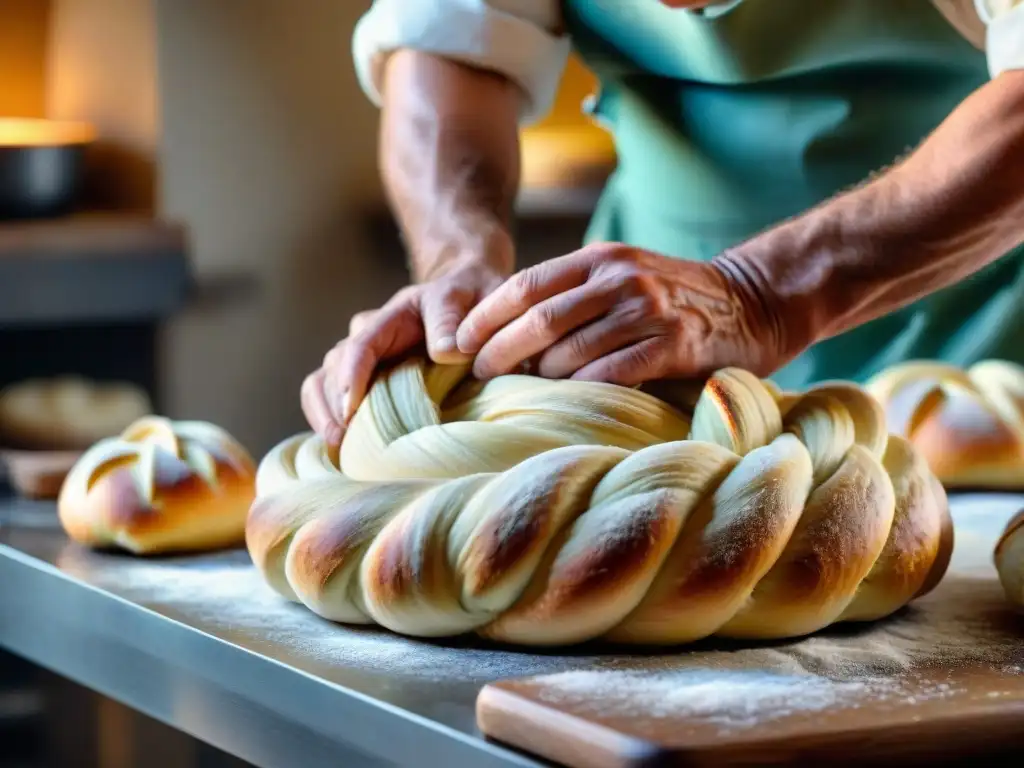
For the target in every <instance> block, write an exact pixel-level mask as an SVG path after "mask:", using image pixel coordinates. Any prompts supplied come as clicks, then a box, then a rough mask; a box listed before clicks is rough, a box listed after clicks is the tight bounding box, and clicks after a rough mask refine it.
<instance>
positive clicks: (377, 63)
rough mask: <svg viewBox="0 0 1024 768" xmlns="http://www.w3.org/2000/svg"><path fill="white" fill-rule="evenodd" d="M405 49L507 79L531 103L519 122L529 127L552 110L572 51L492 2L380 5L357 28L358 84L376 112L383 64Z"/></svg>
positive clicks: (390, 1) (401, 0)
mask: <svg viewBox="0 0 1024 768" xmlns="http://www.w3.org/2000/svg"><path fill="white" fill-rule="evenodd" d="M400 48H410V49H414V50H417V51H422V52H424V53H433V54H437V55H439V56H445V57H447V58H450V59H453V60H455V61H461V62H464V63H466V64H470V65H473V66H476V67H480V68H482V69H487V70H490V71H493V72H497V73H499V74H502V75H504V76H506V77H508V78H509V79H510V80H512V81H513V82H514V83H516V84H518V85H519V86H520V88H522V90H523V92H524V94H525V95H526V101H525V103H524V106H523V110H522V112H521V115H520V120H521V123H523V124H529V123H533V122H537V121H538V120H540V119H541V118H543V117H544V116H545V115H546V114H547V113H548V111H549V110H550V109H551V106H552V103H553V102H554V100H555V95H556V93H557V91H558V86H559V84H560V82H561V79H562V73H563V71H564V70H565V66H566V62H567V60H568V58H569V53H570V51H571V48H572V44H571V41H570V39H569V38H568V37H567V36H561V37H560V36H557V35H555V34H553V33H551V32H549V31H548V30H546V29H544V28H543V27H541V26H539V25H538V24H535V23H533V22H532V21H530V20H527V19H525V18H520V17H518V16H514V15H512V14H509V13H504V12H502V11H499V10H497V9H495V8H492V7H491V6H490V5H488V3H487V2H485V0H413V1H411V0H376V1H375V2H374V4H373V7H372V8H370V10H369V11H368V12H367V13H366V14H365V15H364V16H363V17H362V18H361V19H360V20H359V23H358V24H357V25H356V28H355V33H354V35H353V39H352V52H353V58H354V60H355V66H356V74H357V75H358V77H359V83H360V85H361V86H362V89H363V91H364V92H365V93H366V95H367V96H368V97H369V98H370V100H371V101H373V102H374V103H375V104H377V106H380V104H381V86H382V84H383V83H382V81H383V73H384V64H385V63H386V62H387V58H388V56H389V55H390V54H391V53H392V52H394V51H396V50H398V49H400Z"/></svg>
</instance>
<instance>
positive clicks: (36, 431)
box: [0, 376, 152, 450]
mask: <svg viewBox="0 0 1024 768" xmlns="http://www.w3.org/2000/svg"><path fill="white" fill-rule="evenodd" d="M151 411H152V404H151V403H150V400H149V397H148V396H147V395H146V393H145V392H144V391H143V390H141V389H140V388H139V387H137V386H135V385H133V384H127V383H122V382H103V383H100V382H93V381H89V380H87V379H84V378H82V377H79V376H61V377H58V378H55V379H29V380H26V381H21V382H18V383H17V384H12V385H10V386H8V387H6V388H5V389H4V390H3V391H2V392H0V440H2V441H3V443H4V444H5V445H7V446H9V447H16V448H23V449H34V450H73V449H85V448H88V447H89V446H90V445H92V444H93V443H95V442H97V441H98V440H102V439H104V438H107V437H111V436H112V435H116V434H117V433H119V432H120V431H121V430H123V429H124V428H125V427H127V426H128V425H129V424H131V423H132V422H133V421H135V420H136V419H140V418H142V417H143V416H145V415H147V414H149V413H150V412H151Z"/></svg>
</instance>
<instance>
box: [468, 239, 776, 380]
mask: <svg viewBox="0 0 1024 768" xmlns="http://www.w3.org/2000/svg"><path fill="white" fill-rule="evenodd" d="M757 293H758V292H757V291H755V290H753V289H752V288H750V287H749V286H748V285H747V284H745V283H744V281H743V279H742V277H741V276H740V275H739V274H738V272H737V271H736V270H733V269H730V268H729V266H728V265H722V264H716V263H713V262H712V263H701V262H692V261H679V260H674V259H669V258H667V257H665V256H660V255H658V254H654V253H650V252H648V251H644V250H641V249H638V248H632V247H628V246H625V245H620V244H617V243H601V244H595V245H591V246H588V247H586V248H584V249H582V250H580V251H577V252H575V253H571V254H569V255H568V256H563V257H561V258H558V259H554V260H552V261H549V262H546V263H543V264H539V265H537V266H535V267H532V268H530V269H526V270H524V271H522V272H520V273H518V274H517V275H515V276H514V277H512V278H511V279H510V280H508V281H506V282H505V283H504V284H503V285H502V286H501V287H500V288H498V289H497V290H496V291H494V292H493V293H491V294H490V295H489V296H487V297H486V298H485V299H484V300H483V301H481V302H480V303H479V304H478V305H477V306H476V307H475V308H474V309H473V310H472V311H471V312H470V313H469V315H468V316H467V317H466V319H465V320H464V321H463V322H462V325H461V326H460V327H459V331H458V335H457V339H458V345H459V349H460V350H461V351H462V352H463V353H465V354H467V355H472V354H476V359H475V361H474V368H473V373H474V374H475V375H476V376H477V377H479V378H484V379H486V378H491V377H493V376H497V375H500V374H504V373H508V372H510V371H512V370H513V369H515V368H516V367H517V366H518V365H519V364H520V363H521V362H522V361H524V360H527V359H531V358H535V357H537V356H538V355H539V358H537V361H536V365H535V369H534V373H536V374H538V375H540V376H545V377H548V378H573V379H577V380H587V381H605V382H610V383H614V384H621V385H625V386H634V385H638V384H642V383H644V382H647V381H651V380H655V379H661V378H688V377H700V376H706V375H708V374H710V373H712V372H714V371H715V370H717V369H719V368H722V367H726V366H738V367H742V368H745V369H747V370H749V371H751V372H753V373H755V374H757V375H761V376H767V375H768V374H770V373H771V372H772V371H774V370H775V369H777V368H778V367H780V366H781V365H782V364H783V363H785V362H787V361H788V359H789V358H791V357H792V356H793V355H792V354H788V353H787V352H786V351H784V345H783V342H784V339H783V338H782V334H781V328H782V325H781V323H780V322H779V321H778V318H777V317H776V316H775V315H776V313H775V312H774V310H773V309H772V308H771V306H772V304H771V302H770V301H766V300H765V299H764V297H761V296H759V295H757Z"/></svg>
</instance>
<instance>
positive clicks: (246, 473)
mask: <svg viewBox="0 0 1024 768" xmlns="http://www.w3.org/2000/svg"><path fill="white" fill-rule="evenodd" d="M255 475H256V464H255V462H254V461H253V460H252V458H251V457H250V456H249V454H248V453H247V452H246V450H245V449H244V448H243V447H242V446H241V445H239V444H238V443H237V442H236V441H235V440H234V438H232V437H231V436H230V435H229V434H228V433H227V432H225V431H224V430H222V429H220V428H219V427H217V426H214V425H213V424H208V423H206V422H202V421H170V420H169V419H165V418H162V417H158V416H147V417H144V418H141V419H138V420H137V421H135V422H134V423H132V424H131V425H130V426H129V427H128V428H127V429H126V430H125V431H124V432H122V433H121V434H120V435H119V436H118V437H113V438H108V439H106V440H101V441H99V442H98V443H96V444H95V445H94V446H93V447H92V448H90V449H89V450H88V451H86V452H85V453H84V454H82V457H81V458H80V459H79V460H78V462H76V464H75V466H74V467H73V468H72V470H71V472H70V473H69V474H68V476H67V478H65V480H64V484H63V485H62V486H61V491H60V496H59V498H58V500H57V511H58V514H59V516H60V521H61V524H62V525H63V527H64V530H65V531H66V532H67V534H68V536H70V537H71V538H72V539H74V540H75V541H78V542H80V543H82V544H86V545H88V546H93V547H103V548H106V547H119V548H122V549H125V550H128V551H130V552H133V553H135V554H155V553H160V552H169V551H177V552H182V551H200V550H209V549H215V548H219V547H225V546H232V545H237V544H240V543H242V541H243V540H244V536H245V519H246V516H247V514H248V511H249V507H250V506H251V504H252V501H253V498H254V497H255V494H256V483H255Z"/></svg>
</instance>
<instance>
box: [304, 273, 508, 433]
mask: <svg viewBox="0 0 1024 768" xmlns="http://www.w3.org/2000/svg"><path fill="white" fill-rule="evenodd" d="M506 277H508V271H507V270H504V269H498V268H495V267H493V266H490V265H488V264H484V263H481V262H480V261H479V260H474V261H472V262H468V263H466V264H465V265H458V264H456V265H453V266H452V267H451V268H449V269H447V270H446V271H445V272H444V274H443V275H441V276H440V277H437V278H434V279H433V280H430V281H428V282H424V283H419V284H416V285H410V286H407V287H406V288H403V289H402V290H400V291H399V292H398V293H396V294H395V295H394V296H393V297H392V298H391V300H390V301H388V303H387V304H385V305H384V306H383V307H381V308H380V309H376V310H370V311H366V312H360V313H359V314H357V315H355V316H354V317H353V318H352V320H351V322H350V323H349V333H348V336H347V337H346V338H344V339H342V340H341V341H339V342H338V343H337V344H335V345H334V347H333V348H332V349H331V350H330V351H329V352H328V353H327V355H326V356H324V360H323V364H322V365H321V366H320V368H318V369H317V370H316V371H314V372H313V373H311V374H310V375H309V376H307V377H306V380H305V381H304V382H303V383H302V411H303V413H304V414H305V416H306V420H307V421H308V422H309V424H310V426H311V427H312V428H313V429H314V430H315V431H316V432H317V433H318V434H319V435H320V436H321V437H323V439H324V440H325V441H326V442H327V443H328V444H329V445H331V446H338V445H340V444H341V438H342V436H343V435H344V432H345V426H346V424H347V423H348V421H349V419H351V418H352V414H353V413H355V410H356V408H357V407H358V406H359V403H360V402H361V401H362V399H363V396H364V395H365V394H366V389H367V387H368V386H369V383H370V380H371V378H372V377H373V374H374V372H375V370H376V368H377V365H378V364H379V363H380V362H381V361H383V360H385V359H387V358H392V357H396V356H398V355H402V354H404V353H406V352H409V351H410V350H412V349H413V348H415V347H417V346H419V345H421V344H423V343H424V342H426V348H427V353H428V354H429V355H430V358H431V359H432V360H433V361H434V362H437V363H458V362H462V361H464V360H466V359H467V356H466V355H464V354H463V353H461V352H459V349H458V347H457V346H456V343H455V331H456V330H457V329H458V327H459V324H460V323H461V322H462V321H463V319H464V318H465V317H466V315H467V314H468V313H469V310H471V309H472V308H473V307H474V306H476V304H477V303H478V302H479V301H480V300H481V299H482V298H483V297H484V296H486V295H487V294H489V293H490V292H491V291H493V290H494V289H495V288H497V287H498V286H499V285H500V284H501V283H502V281H503V280H504V279H505V278H506Z"/></svg>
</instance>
